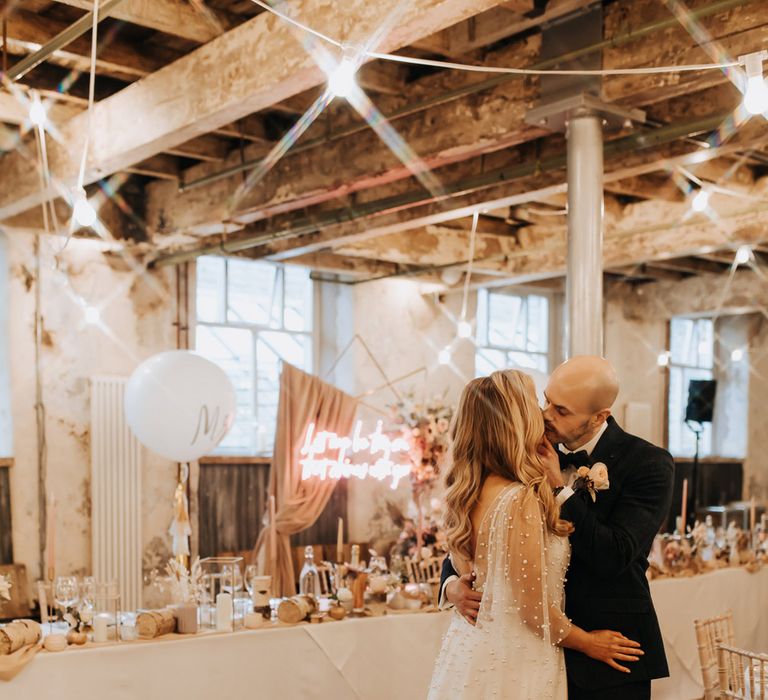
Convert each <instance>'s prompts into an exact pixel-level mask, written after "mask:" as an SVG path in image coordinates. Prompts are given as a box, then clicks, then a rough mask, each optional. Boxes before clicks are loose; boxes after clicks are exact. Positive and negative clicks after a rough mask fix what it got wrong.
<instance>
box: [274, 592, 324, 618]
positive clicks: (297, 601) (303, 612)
mask: <svg viewBox="0 0 768 700" xmlns="http://www.w3.org/2000/svg"><path fill="white" fill-rule="evenodd" d="M316 611H317V602H316V601H315V599H314V598H313V597H312V596H310V595H295V596H292V597H290V598H286V599H285V600H283V601H282V602H281V603H280V606H279V607H278V608H277V619H278V620H280V622H284V623H286V624H292V625H295V624H296V623H298V622H303V621H304V620H307V619H309V616H310V615H312V614H313V613H314V612H316Z"/></svg>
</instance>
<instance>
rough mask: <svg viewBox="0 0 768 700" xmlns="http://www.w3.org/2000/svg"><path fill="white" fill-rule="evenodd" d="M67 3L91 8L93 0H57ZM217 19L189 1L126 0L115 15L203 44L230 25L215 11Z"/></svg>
mask: <svg viewBox="0 0 768 700" xmlns="http://www.w3.org/2000/svg"><path fill="white" fill-rule="evenodd" d="M56 1H57V2H60V3H62V4H64V5H71V6H72V7H79V8H80V9H82V10H91V9H92V8H93V0H56ZM214 14H215V16H216V18H217V22H218V24H217V22H211V21H209V19H207V18H206V17H205V16H204V15H203V14H202V13H200V12H198V11H197V10H196V9H195V8H194V6H193V5H192V3H190V2H187V0H125V1H124V2H123V3H122V4H121V5H120V6H118V7H117V8H115V11H114V12H112V16H113V17H116V18H117V19H121V20H123V21H124V22H130V23H131V24H138V25H140V26H142V27H149V28H151V29H155V30H157V31H158V32H163V33H165V34H171V35H172V36H180V37H182V38H184V39H189V40H191V41H195V42H199V43H201V44H204V43H206V42H208V41H211V40H212V39H215V38H216V37H217V36H219V35H220V34H221V33H222V29H221V27H222V26H223V27H224V28H225V29H226V28H228V26H227V25H228V22H227V20H226V18H225V17H224V16H223V15H222V14H221V13H214Z"/></svg>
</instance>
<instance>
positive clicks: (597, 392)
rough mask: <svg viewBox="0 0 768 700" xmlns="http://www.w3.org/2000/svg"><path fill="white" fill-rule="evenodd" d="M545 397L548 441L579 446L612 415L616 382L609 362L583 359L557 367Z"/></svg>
mask: <svg viewBox="0 0 768 700" xmlns="http://www.w3.org/2000/svg"><path fill="white" fill-rule="evenodd" d="M544 393H545V396H546V399H547V407H546V408H545V410H544V422H545V425H546V429H547V437H548V438H549V439H550V440H552V442H562V443H564V444H566V445H567V446H568V447H571V446H573V445H577V446H580V445H581V444H582V443H583V442H586V441H588V440H589V438H590V436H591V435H592V434H596V432H597V430H599V428H600V426H601V425H602V424H603V423H604V422H605V421H606V420H607V419H608V416H609V415H610V414H611V407H612V406H613V404H614V403H615V401H616V397H617V396H618V393H619V380H618V377H617V376H616V370H614V368H613V366H612V365H611V363H610V362H608V360H606V359H605V358H602V357H597V356H596V355H582V356H578V357H573V358H571V359H570V360H567V361H566V362H563V364H561V365H560V366H559V367H557V368H556V369H555V371H554V372H552V376H551V377H550V378H549V382H548V384H547V388H546V391H545V392H544Z"/></svg>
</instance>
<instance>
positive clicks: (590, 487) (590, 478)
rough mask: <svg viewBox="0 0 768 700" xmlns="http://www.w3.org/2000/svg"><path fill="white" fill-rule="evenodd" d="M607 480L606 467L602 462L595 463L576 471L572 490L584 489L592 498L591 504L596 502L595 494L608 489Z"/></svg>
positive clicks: (608, 482)
mask: <svg viewBox="0 0 768 700" xmlns="http://www.w3.org/2000/svg"><path fill="white" fill-rule="evenodd" d="M610 486H611V482H610V480H609V479H608V467H606V466H605V464H603V463H602V462H597V463H595V464H593V465H592V466H591V467H579V468H578V470H577V471H576V480H575V481H574V482H573V490H574V491H578V490H580V489H584V490H585V491H587V493H589V495H590V496H591V497H592V502H593V503H594V502H595V501H596V500H597V492H598V491H605V490H607V489H608V488H610Z"/></svg>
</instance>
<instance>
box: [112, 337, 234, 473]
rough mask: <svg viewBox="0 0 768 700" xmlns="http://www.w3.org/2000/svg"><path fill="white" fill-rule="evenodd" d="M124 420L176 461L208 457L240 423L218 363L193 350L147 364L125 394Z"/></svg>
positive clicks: (148, 443) (166, 354) (164, 354)
mask: <svg viewBox="0 0 768 700" xmlns="http://www.w3.org/2000/svg"><path fill="white" fill-rule="evenodd" d="M125 417H126V419H127V421H128V425H129V426H130V427H131V430H132V431H133V432H134V434H135V435H136V437H137V438H138V440H139V442H141V444H142V445H144V446H145V447H148V448H149V449H150V450H152V451H153V452H156V453H157V454H159V455H160V456H161V457H165V458H166V459H170V460H173V461H174V462H191V461H194V460H196V459H199V458H200V457H202V456H203V455H206V454H209V453H210V452H211V450H213V448H214V447H216V445H218V444H219V443H220V442H221V441H222V439H223V438H224V436H225V435H226V434H227V432H228V431H229V429H230V428H231V427H232V423H233V422H234V420H235V390H234V387H233V386H232V382H230V381H229V377H227V375H226V374H225V373H224V370H222V369H221V368H220V367H219V366H218V365H217V364H215V363H213V362H211V361H210V360H207V359H205V358H204V357H202V356H201V355H198V354H196V353H194V352H190V351H189V350H171V351H169V352H161V353H160V354H158V355H154V356H153V357H150V358H149V359H148V360H145V361H144V362H142V363H141V364H140V365H139V366H138V367H137V368H136V370H135V371H134V373H133V374H132V375H131V378H130V379H129V380H128V385H127V386H126V390H125Z"/></svg>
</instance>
